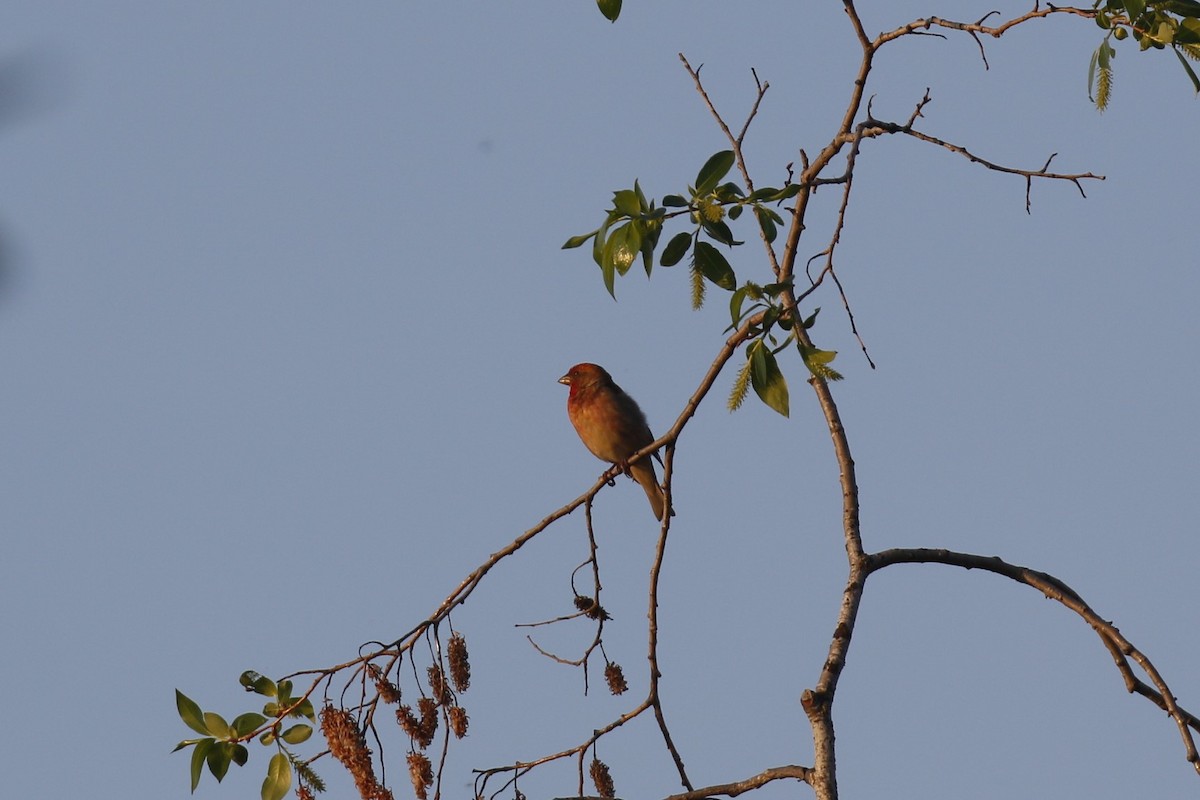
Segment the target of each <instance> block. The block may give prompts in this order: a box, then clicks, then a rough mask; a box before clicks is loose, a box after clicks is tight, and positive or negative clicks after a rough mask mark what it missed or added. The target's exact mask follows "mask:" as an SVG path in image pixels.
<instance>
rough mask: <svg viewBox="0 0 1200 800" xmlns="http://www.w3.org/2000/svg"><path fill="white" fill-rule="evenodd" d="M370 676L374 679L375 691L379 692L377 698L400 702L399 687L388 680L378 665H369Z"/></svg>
mask: <svg viewBox="0 0 1200 800" xmlns="http://www.w3.org/2000/svg"><path fill="white" fill-rule="evenodd" d="M370 669H371V678H372V679H373V680H374V681H375V691H377V692H379V699H380V700H382V701H383V702H385V703H399V702H400V687H399V686H397V685H396V684H394V683H392V682H391V681H390V680H388V677H387V675H384V674H383V672H382V671H381V670H380V669H379V667H377V666H375V665H374V664H372V665H371V667H370Z"/></svg>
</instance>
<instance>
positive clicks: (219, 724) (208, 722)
mask: <svg viewBox="0 0 1200 800" xmlns="http://www.w3.org/2000/svg"><path fill="white" fill-rule="evenodd" d="M204 727H206V728H208V732H209V733H211V734H212V735H213V736H215V737H217V738H218V739H228V738H229V734H230V730H229V723H228V722H226V721H225V718H224V717H222V716H221V715H220V714H218V713H217V712H215V711H205V712H204Z"/></svg>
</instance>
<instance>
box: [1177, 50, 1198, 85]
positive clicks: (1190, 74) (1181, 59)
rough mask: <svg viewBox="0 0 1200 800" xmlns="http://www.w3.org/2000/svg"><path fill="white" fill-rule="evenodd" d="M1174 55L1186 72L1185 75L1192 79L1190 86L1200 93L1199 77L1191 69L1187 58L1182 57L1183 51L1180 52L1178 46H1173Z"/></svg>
mask: <svg viewBox="0 0 1200 800" xmlns="http://www.w3.org/2000/svg"><path fill="white" fill-rule="evenodd" d="M1175 57H1176V58H1178V59H1179V63H1180V64H1182V65H1183V71H1184V72H1186V73H1187V76H1188V77H1189V78H1191V79H1192V88H1193V89H1195V90H1196V92H1197V93H1200V78H1197V77H1196V72H1195V70H1193V69H1192V65H1191V64H1189V63H1188V62H1187V59H1186V58H1184V57H1183V53H1180V52H1179V49H1178V48H1175Z"/></svg>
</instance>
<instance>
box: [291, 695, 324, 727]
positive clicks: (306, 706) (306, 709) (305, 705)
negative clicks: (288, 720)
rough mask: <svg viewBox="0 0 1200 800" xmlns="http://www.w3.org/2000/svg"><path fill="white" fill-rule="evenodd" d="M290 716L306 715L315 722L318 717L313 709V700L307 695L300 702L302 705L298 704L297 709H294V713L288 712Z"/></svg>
mask: <svg viewBox="0 0 1200 800" xmlns="http://www.w3.org/2000/svg"><path fill="white" fill-rule="evenodd" d="M288 716H289V717H306V718H308V719H309V720H312V721H314V722H315V721H316V719H317V712H316V711H315V710H313V704H312V700H309V699H308V698H307V697H306V698H304V700H302V701H301V702H300V705H298V706H296V708H295V710H294V711H292V713H290V714H288Z"/></svg>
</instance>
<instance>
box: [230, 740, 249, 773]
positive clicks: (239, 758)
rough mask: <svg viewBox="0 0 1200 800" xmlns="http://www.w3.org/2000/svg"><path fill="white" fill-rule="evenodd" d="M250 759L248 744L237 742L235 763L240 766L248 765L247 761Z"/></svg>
mask: <svg viewBox="0 0 1200 800" xmlns="http://www.w3.org/2000/svg"><path fill="white" fill-rule="evenodd" d="M249 760H250V751H249V750H247V749H246V746H245V745H242V744H235V745H234V746H233V763H235V764H237V765H238V766H239V767H244V766H246V762H247V761H249Z"/></svg>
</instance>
